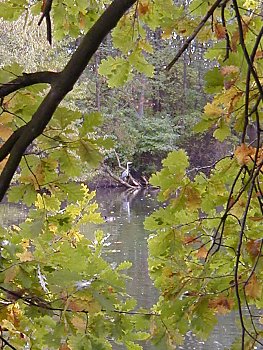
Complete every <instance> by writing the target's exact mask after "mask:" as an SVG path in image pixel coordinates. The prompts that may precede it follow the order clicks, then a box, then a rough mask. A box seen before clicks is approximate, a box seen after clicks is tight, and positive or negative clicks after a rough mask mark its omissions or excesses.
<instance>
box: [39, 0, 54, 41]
mask: <svg viewBox="0 0 263 350" xmlns="http://www.w3.org/2000/svg"><path fill="white" fill-rule="evenodd" d="M52 1H53V0H43V3H42V8H41V12H42V15H41V17H40V20H39V21H38V25H39V26H40V24H41V23H42V21H43V19H44V18H46V23H47V40H48V42H49V44H50V45H51V42H52V32H51V20H50V11H51V8H52Z"/></svg>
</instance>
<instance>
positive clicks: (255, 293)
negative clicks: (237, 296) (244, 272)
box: [245, 274, 262, 299]
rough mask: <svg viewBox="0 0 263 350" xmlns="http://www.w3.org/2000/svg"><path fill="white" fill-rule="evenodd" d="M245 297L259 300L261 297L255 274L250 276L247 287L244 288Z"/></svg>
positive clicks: (259, 285) (260, 289)
mask: <svg viewBox="0 0 263 350" xmlns="http://www.w3.org/2000/svg"><path fill="white" fill-rule="evenodd" d="M245 292H246V296H249V297H251V298H253V299H259V298H260V297H261V292H262V286H261V284H259V282H258V280H257V277H256V275H255V274H253V275H252V277H251V278H250V280H249V281H248V283H247V285H246V286H245Z"/></svg>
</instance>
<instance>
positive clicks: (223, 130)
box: [213, 122, 231, 142]
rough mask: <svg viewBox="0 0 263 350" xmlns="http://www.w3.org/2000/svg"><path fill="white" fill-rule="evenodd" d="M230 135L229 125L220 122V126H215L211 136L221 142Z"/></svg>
mask: <svg viewBox="0 0 263 350" xmlns="http://www.w3.org/2000/svg"><path fill="white" fill-rule="evenodd" d="M230 135H231V130H230V126H229V125H227V124H226V123H224V122H222V123H221V126H220V127H219V128H217V129H216V130H215V131H214V133H213V136H214V137H215V138H216V139H217V140H219V141H221V142H222V141H224V140H225V139H226V138H227V137H229V136H230Z"/></svg>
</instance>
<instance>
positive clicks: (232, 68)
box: [221, 65, 239, 76]
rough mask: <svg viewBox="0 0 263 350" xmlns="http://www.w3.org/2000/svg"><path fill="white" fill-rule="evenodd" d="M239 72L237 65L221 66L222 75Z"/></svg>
mask: <svg viewBox="0 0 263 350" xmlns="http://www.w3.org/2000/svg"><path fill="white" fill-rule="evenodd" d="M236 73H239V68H238V67H237V66H233V65H232V66H224V67H222V68H221V74H222V75H223V76H226V75H229V74H236Z"/></svg>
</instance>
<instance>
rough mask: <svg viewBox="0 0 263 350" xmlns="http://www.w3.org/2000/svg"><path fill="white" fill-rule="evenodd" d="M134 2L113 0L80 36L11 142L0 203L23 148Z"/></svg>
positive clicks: (0, 181) (1, 177)
mask: <svg viewBox="0 0 263 350" xmlns="http://www.w3.org/2000/svg"><path fill="white" fill-rule="evenodd" d="M135 2H136V0H114V1H113V2H112V3H111V4H110V5H109V7H108V8H107V9H106V10H105V12H104V13H103V14H102V15H101V17H100V18H99V19H98V21H97V22H96V23H95V24H94V25H93V27H92V28H91V29H90V30H89V31H88V33H87V34H86V35H85V36H84V38H83V40H82V42H81V44H80V45H79V47H78V48H77V50H76V51H75V53H74V54H73V56H72V57H71V59H70V60H69V62H68V64H67V65H66V67H65V68H64V70H63V71H62V72H61V73H59V75H58V76H57V78H56V79H55V82H54V83H53V84H52V85H51V89H50V91H49V93H48V94H47V96H46V97H45V98H44V100H43V101H42V103H41V104H40V106H39V108H38V109H37V111H36V112H35V114H34V115H33V117H32V119H31V121H30V122H29V123H28V124H27V125H26V126H25V128H24V129H23V132H22V135H21V136H19V138H18V140H17V141H16V142H15V144H14V146H13V148H12V150H11V152H10V156H9V158H8V161H7V163H6V166H5V168H4V170H3V171H2V173H1V175H0V200H2V199H3V197H4V195H5V193H6V191H7V189H8V187H9V185H10V182H11V180H12V178H13V175H14V173H15V171H16V169H17V167H18V165H19V163H20V161H21V158H22V156H23V154H24V152H25V150H26V148H27V147H28V146H29V145H30V143H31V142H32V141H33V140H34V139H35V138H37V137H38V136H39V135H40V134H41V133H42V132H43V131H44V129H45V127H46V125H47V124H48V122H49V121H50V119H51V118H52V116H53V114H54V112H55V110H56V109H57V107H58V105H59V104H60V102H61V101H62V100H63V99H64V97H65V96H66V95H67V93H68V92H69V91H71V90H72V88H73V86H74V84H75V83H76V81H77V80H78V78H79V77H80V75H81V74H82V72H83V70H84V69H85V68H86V66H87V64H88V63H89V60H90V59H91V57H92V56H93V54H94V53H95V52H96V50H97V49H98V47H99V46H100V44H101V42H102V40H103V39H104V38H105V36H106V35H107V34H108V33H109V32H110V31H111V30H112V29H113V28H114V27H115V26H116V25H117V23H118V21H119V20H120V19H121V17H122V16H123V15H124V13H125V12H126V11H127V10H128V9H129V8H130V7H131V6H132V5H133V4H134V3H135Z"/></svg>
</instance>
